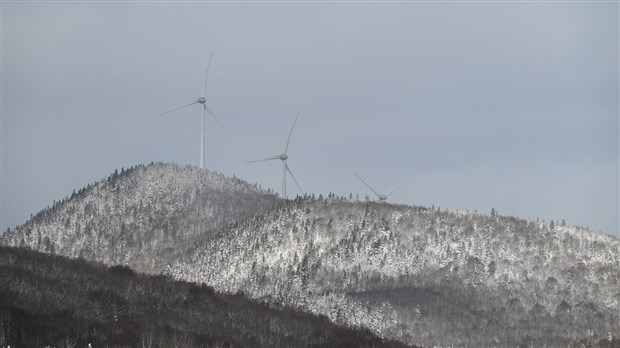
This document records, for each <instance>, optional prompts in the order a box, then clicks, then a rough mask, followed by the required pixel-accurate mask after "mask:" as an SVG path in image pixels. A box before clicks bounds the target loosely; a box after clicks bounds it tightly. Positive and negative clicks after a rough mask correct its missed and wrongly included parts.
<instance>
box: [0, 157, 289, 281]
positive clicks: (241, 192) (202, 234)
mask: <svg viewBox="0 0 620 348" xmlns="http://www.w3.org/2000/svg"><path fill="white" fill-rule="evenodd" d="M276 201H277V198H276V197H275V196H274V195H272V194H268V193H267V191H265V190H262V189H260V188H259V187H257V186H256V185H251V184H248V183H246V182H244V181H241V180H239V179H236V178H227V177H225V176H223V175H221V174H218V173H214V172H206V171H202V170H199V169H197V168H194V167H188V166H185V167H184V166H179V165H174V164H163V163H153V164H151V165H148V166H144V165H138V166H135V167H132V168H129V169H124V168H123V169H122V170H121V172H120V173H119V172H118V171H115V172H114V173H113V174H112V175H110V176H109V177H107V178H105V179H103V180H101V181H99V182H96V183H94V184H90V185H88V186H87V187H85V188H83V189H81V190H79V191H78V192H77V193H74V194H72V195H71V197H69V198H66V199H64V200H62V201H60V202H55V203H54V204H53V206H52V208H47V209H45V210H43V211H41V212H39V213H38V214H36V215H35V216H34V217H33V218H32V219H30V220H29V221H28V222H26V223H25V224H23V225H21V226H18V227H16V228H15V229H13V230H11V231H8V232H7V233H6V234H5V235H4V236H3V237H2V239H1V241H2V243H3V244H7V245H13V246H27V247H30V248H33V249H36V250H40V251H44V252H49V253H56V254H60V255H65V256H70V257H82V258H85V259H88V260H95V261H101V262H105V263H108V264H131V265H132V266H133V267H135V268H137V269H140V270H143V271H150V272H158V271H160V270H161V269H162V268H163V267H164V266H165V263H166V261H167V257H166V255H167V254H170V253H172V252H173V249H174V248H177V247H179V248H180V246H182V245H183V244H185V243H188V242H189V241H192V240H194V239H196V238H206V237H208V236H209V235H210V234H212V233H214V232H215V231H217V230H218V229H220V228H222V227H224V226H226V225H228V224H230V223H232V222H234V221H237V220H239V219H243V218H246V217H248V216H251V215H252V214H255V213H261V212H263V211H265V210H267V209H269V208H270V207H271V206H272V205H273V204H274V203H275V202H276ZM168 257H172V256H168Z"/></svg>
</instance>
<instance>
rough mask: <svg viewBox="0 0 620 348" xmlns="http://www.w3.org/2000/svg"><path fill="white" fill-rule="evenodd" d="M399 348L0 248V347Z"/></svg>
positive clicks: (287, 315) (220, 299)
mask: <svg viewBox="0 0 620 348" xmlns="http://www.w3.org/2000/svg"><path fill="white" fill-rule="evenodd" d="M89 343H90V345H92V347H183V348H190V347H313V346H314V347H319V346H331V347H386V346H388V347H390V346H391V347H399V346H402V345H401V344H399V343H396V342H390V341H384V340H381V339H380V338H378V337H376V336H373V335H372V334H370V333H369V332H367V331H354V330H350V329H346V328H342V327H338V326H336V325H334V324H332V323H331V322H329V321H328V320H327V319H326V318H320V317H317V316H313V315H308V314H303V313H296V312H293V311H290V310H273V309H270V308H268V307H267V306H265V305H261V304H258V303H256V302H253V301H250V300H248V299H246V298H245V297H243V296H242V295H222V294H218V293H216V292H214V291H213V290H212V289H211V288H209V287H205V286H198V285H194V284H188V283H184V282H175V281H173V280H171V279H169V278H166V277H162V276H145V275H138V274H135V273H134V272H133V271H131V270H130V269H129V268H127V267H124V266H114V267H112V268H107V267H105V266H102V265H95V264H90V263H88V262H85V261H83V260H70V259H67V258H64V257H59V256H51V255H45V254H42V253H38V252H35V251H31V250H26V249H22V248H11V247H0V347H7V346H11V347H54V346H55V347H88V346H89Z"/></svg>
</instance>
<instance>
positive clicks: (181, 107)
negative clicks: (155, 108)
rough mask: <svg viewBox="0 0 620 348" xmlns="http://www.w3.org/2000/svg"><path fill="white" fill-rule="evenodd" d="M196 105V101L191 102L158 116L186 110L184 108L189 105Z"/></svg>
mask: <svg viewBox="0 0 620 348" xmlns="http://www.w3.org/2000/svg"><path fill="white" fill-rule="evenodd" d="M197 103H198V102H197V101H195V102H191V103H189V104H186V105H183V106H179V107H178V108H174V109H172V110H168V111H166V112H164V113H162V114H159V116H161V115H165V114H167V113H169V112H173V111H176V110H179V109H183V108H186V107H188V106H190V105H194V104H197Z"/></svg>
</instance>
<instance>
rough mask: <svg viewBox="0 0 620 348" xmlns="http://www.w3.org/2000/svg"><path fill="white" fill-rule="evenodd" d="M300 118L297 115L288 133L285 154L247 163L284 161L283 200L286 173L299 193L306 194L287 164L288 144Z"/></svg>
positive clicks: (284, 196)
mask: <svg viewBox="0 0 620 348" xmlns="http://www.w3.org/2000/svg"><path fill="white" fill-rule="evenodd" d="M298 118H299V114H297V117H296V118H295V122H293V127H291V131H290V132H289V133H288V139H287V140H286V146H284V152H283V153H281V154H279V155H275V156H271V157H267V158H263V159H259V160H256V161H249V162H246V163H255V162H263V161H271V160H277V159H279V160H281V161H282V197H283V198H286V172H288V173H289V174H290V175H291V178H293V181H295V184H296V185H297V188H298V189H299V191H300V192H301V193H304V191H303V190H302V189H301V186H299V183H298V182H297V179H295V175H293V172H292V171H291V169H290V168H289V167H288V164H286V160H287V159H288V154H287V153H288V144H289V143H290V142H291V135H292V134H293V128H295V124H296V123H297V119H298Z"/></svg>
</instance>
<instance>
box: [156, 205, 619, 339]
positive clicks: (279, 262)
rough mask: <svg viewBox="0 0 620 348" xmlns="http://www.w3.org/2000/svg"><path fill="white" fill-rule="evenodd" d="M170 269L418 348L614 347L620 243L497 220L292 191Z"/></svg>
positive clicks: (568, 229) (542, 225)
mask: <svg viewBox="0 0 620 348" xmlns="http://www.w3.org/2000/svg"><path fill="white" fill-rule="evenodd" d="M168 272H169V274H171V275H173V276H174V277H175V278H177V279H183V280H188V281H192V282H200V283H205V284H209V285H210V286H213V287H214V288H216V289H218V290H220V291H225V292H230V293H236V292H238V291H242V292H243V293H245V294H247V295H248V296H249V297H251V298H256V299H261V300H263V301H265V302H267V303H270V304H272V305H275V306H278V305H281V304H284V305H288V306H294V307H297V308H300V309H303V310H306V311H309V312H312V313H319V314H323V315H326V316H328V317H329V318H330V319H332V320H334V321H335V322H337V323H343V324H347V325H351V326H355V327H366V328H368V329H370V330H372V331H373V332H376V333H377V334H380V335H383V336H386V337H390V338H395V339H398V340H402V341H404V342H407V343H413V344H419V345H424V346H428V345H444V346H448V345H452V344H455V345H469V346H483V345H489V346H517V345H524V346H529V345H534V346H542V345H545V344H547V345H549V346H558V345H563V346H566V345H567V344H571V343H580V344H586V345H587V344H593V343H597V342H598V343H600V344H601V345H603V346H605V344H607V343H609V344H612V343H613V344H620V341H618V340H619V339H620V337H619V336H620V328H619V323H620V322H619V320H620V319H619V313H620V241H619V240H618V239H616V238H614V237H610V236H605V235H599V234H594V233H591V232H589V231H586V230H583V229H580V228H572V227H566V226H561V225H556V224H547V223H541V222H535V221H526V220H522V219H516V218H513V217H502V216H496V215H495V214H494V215H493V216H491V215H484V214H479V213H472V212H450V211H443V212H441V211H439V210H435V209H427V208H422V207H409V206H400V205H392V204H378V203H373V202H349V201H347V200H344V199H338V198H335V197H331V196H330V197H328V198H325V199H318V200H313V199H298V200H296V201H289V202H287V203H286V204H281V205H279V207H278V208H277V209H273V210H271V211H269V212H267V213H266V214H264V215H263V216H256V217H254V218H251V219H247V220H244V221H241V222H239V223H236V224H235V225H233V226H229V227H228V228H226V229H225V230H223V231H221V232H220V233H219V234H218V235H217V236H214V237H213V238H212V239H211V240H210V241H209V242H208V243H203V244H202V245H201V246H200V247H198V248H196V252H195V253H194V255H193V257H192V258H190V259H188V260H186V261H181V262H178V263H177V264H176V265H174V266H173V267H171V268H170V269H169V270H168ZM614 337H615V338H614ZM606 342H607V343H606Z"/></svg>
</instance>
